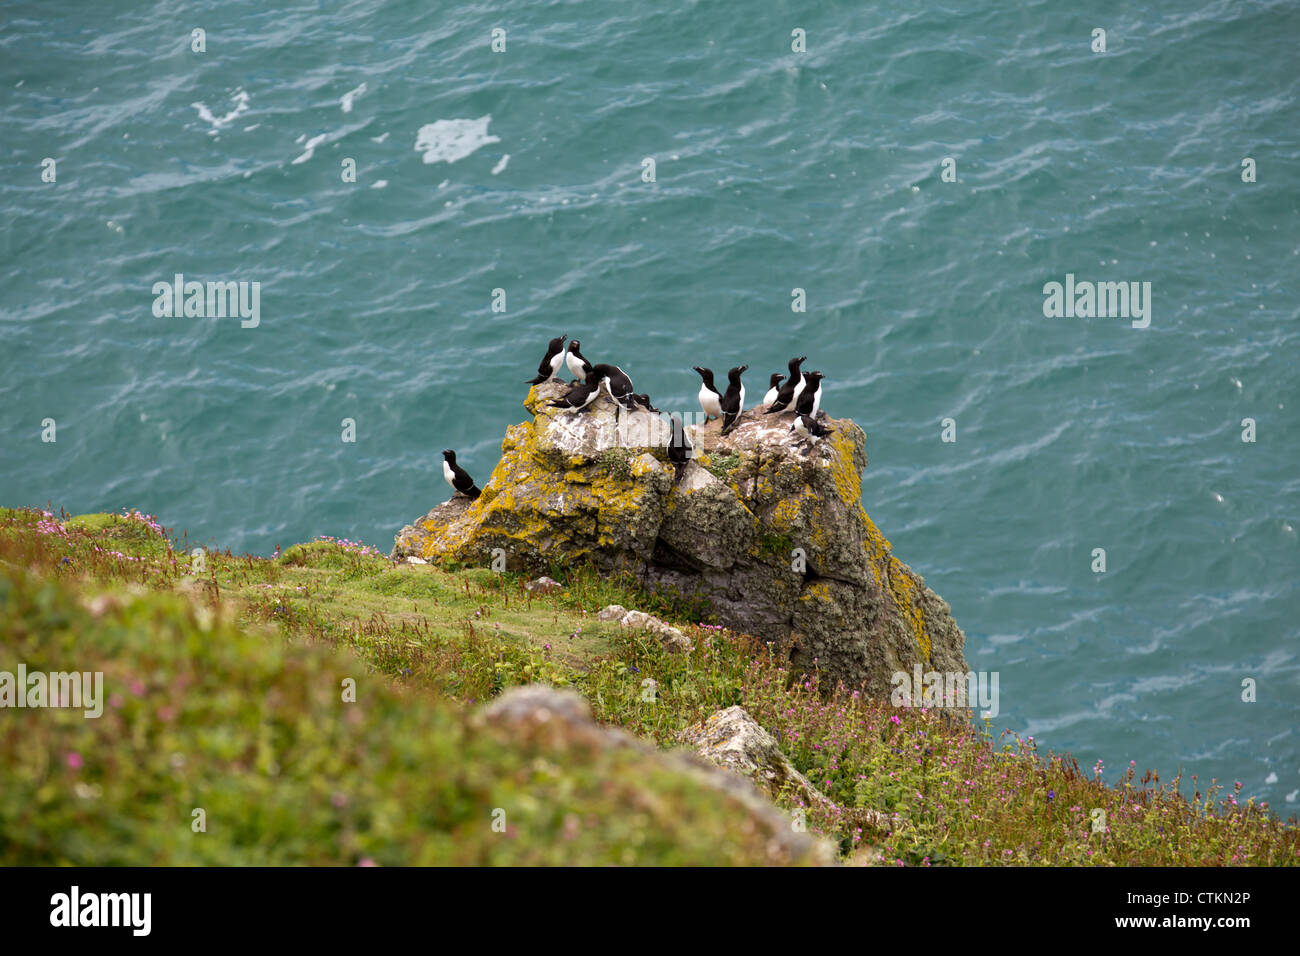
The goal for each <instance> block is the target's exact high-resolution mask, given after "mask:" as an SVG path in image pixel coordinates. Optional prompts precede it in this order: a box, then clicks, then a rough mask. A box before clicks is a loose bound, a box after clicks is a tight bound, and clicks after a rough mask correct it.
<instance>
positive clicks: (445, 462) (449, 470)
mask: <svg viewBox="0 0 1300 956" xmlns="http://www.w3.org/2000/svg"><path fill="white" fill-rule="evenodd" d="M442 477H444V478H446V479H447V484H449V485H451V488H452V491H454V492H456V493H457V494H462V495H464V496H465V497H466V498H469V499H471V500H473V499H474V498H477V497H478V496H479V495H480V494H482V492H481V491H479V489H478V486H477V485H476V484H474V479H473V478H471V477H470V476H469V472H468V471H466V470H465V469H464V468H462V467H460V465H458V464H456V453H455V452H454V451H452V450H451V449H450V448H445V449H443V452H442ZM452 497H453V498H454V497H455V495H452Z"/></svg>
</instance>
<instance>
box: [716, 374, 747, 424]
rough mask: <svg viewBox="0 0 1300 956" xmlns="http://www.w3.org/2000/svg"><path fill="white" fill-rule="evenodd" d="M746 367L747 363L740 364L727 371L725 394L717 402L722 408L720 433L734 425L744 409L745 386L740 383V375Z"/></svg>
mask: <svg viewBox="0 0 1300 956" xmlns="http://www.w3.org/2000/svg"><path fill="white" fill-rule="evenodd" d="M747 368H749V366H748V365H741V366H740V367H738V368H733V369H730V370H728V372H727V394H726V395H723V396H722V401H721V402H719V403H718V404H719V405H720V406H721V408H722V434H724V435H725V434H727V432H729V431H731V430H732V429H733V428H735V427H736V420H737V419H738V418H740V413H741V412H743V411H744V410H745V386H744V385H742V384H741V382H740V376H741V375H743V374H744V372H745V370H746V369H747Z"/></svg>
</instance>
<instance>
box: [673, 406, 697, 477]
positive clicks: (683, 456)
mask: <svg viewBox="0 0 1300 956" xmlns="http://www.w3.org/2000/svg"><path fill="white" fill-rule="evenodd" d="M668 418H669V421H670V422H671V423H672V436H671V437H670V438H669V439H668V460H669V461H671V462H672V463H673V484H677V482H679V481H681V479H682V472H684V471H685V470H686V463H687V462H688V461H690V460H691V456H692V448H691V440H690V438H688V437H687V435H686V428H685V426H683V425H682V416H681V415H679V414H677V412H673V413H672V414H671V415H669V416H668Z"/></svg>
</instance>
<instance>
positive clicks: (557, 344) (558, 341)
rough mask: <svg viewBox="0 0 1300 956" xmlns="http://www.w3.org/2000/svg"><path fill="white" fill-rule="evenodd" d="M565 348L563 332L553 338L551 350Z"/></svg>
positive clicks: (555, 350) (556, 350)
mask: <svg viewBox="0 0 1300 956" xmlns="http://www.w3.org/2000/svg"><path fill="white" fill-rule="evenodd" d="M563 348H564V333H563V332H561V333H560V335H559V337H558V338H554V339H551V345H550V350H551V351H552V352H558V351H560V350H561V349H563Z"/></svg>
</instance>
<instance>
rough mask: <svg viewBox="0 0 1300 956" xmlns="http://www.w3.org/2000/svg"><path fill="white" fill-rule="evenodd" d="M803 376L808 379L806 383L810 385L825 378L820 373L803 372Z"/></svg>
mask: <svg viewBox="0 0 1300 956" xmlns="http://www.w3.org/2000/svg"><path fill="white" fill-rule="evenodd" d="M804 375H806V376H807V377H808V382H809V383H810V384H812V385H816V384H817V383H818V382H820V381H821V380H822V379H824V378H825V377H826V376H825V375H823V374H822V373H821V372H804Z"/></svg>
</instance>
